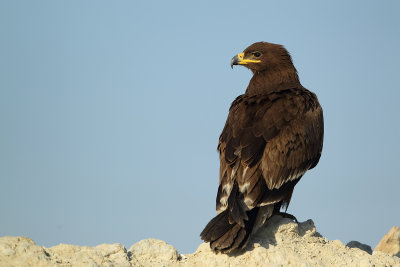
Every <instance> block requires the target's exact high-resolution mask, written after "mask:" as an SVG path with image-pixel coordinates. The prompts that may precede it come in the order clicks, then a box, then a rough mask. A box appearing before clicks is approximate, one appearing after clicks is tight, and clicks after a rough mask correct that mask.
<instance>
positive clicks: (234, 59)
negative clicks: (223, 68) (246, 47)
mask: <svg viewBox="0 0 400 267" xmlns="http://www.w3.org/2000/svg"><path fill="white" fill-rule="evenodd" d="M237 64H239V58H238V56H234V57H233V58H232V60H231V68H232V69H233V65H237Z"/></svg>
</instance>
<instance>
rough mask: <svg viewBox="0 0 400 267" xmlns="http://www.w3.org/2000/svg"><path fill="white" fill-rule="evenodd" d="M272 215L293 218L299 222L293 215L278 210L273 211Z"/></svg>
mask: <svg viewBox="0 0 400 267" xmlns="http://www.w3.org/2000/svg"><path fill="white" fill-rule="evenodd" d="M274 215H280V216H282V217H283V218H288V219H291V220H293V221H294V222H295V223H297V224H298V223H299V221H298V220H297V218H296V217H295V216H294V215H292V214H290V213H287V212H281V211H278V212H275V213H274Z"/></svg>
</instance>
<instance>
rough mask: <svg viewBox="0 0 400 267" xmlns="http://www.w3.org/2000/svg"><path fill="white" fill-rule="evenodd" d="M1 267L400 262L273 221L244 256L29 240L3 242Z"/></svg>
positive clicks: (152, 245) (163, 246) (160, 244)
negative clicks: (47, 245) (49, 244)
mask: <svg viewBox="0 0 400 267" xmlns="http://www.w3.org/2000/svg"><path fill="white" fill-rule="evenodd" d="M0 266H167V267H168V266H171V267H172V266H246V267H251V266H362V267H364V266H395V267H400V258H398V257H394V256H390V255H387V254H385V253H383V252H380V251H374V253H373V254H372V255H369V254H368V253H366V252H365V251H363V250H360V249H358V248H349V247H348V246H345V245H343V243H342V242H341V241H339V240H333V241H330V240H327V239H326V238H323V237H322V236H321V235H320V234H319V233H318V232H317V230H316V228H315V226H314V223H313V221H312V220H308V221H306V222H302V223H299V224H296V223H294V222H292V221H291V220H288V219H284V218H282V217H280V216H274V217H273V218H271V219H270V220H269V221H268V222H267V223H266V224H265V225H264V226H263V227H262V228H261V229H259V231H258V232H257V233H256V234H255V235H254V238H253V239H252V240H251V241H250V242H249V244H248V246H247V248H246V249H245V251H242V252H235V253H232V254H230V255H225V254H215V253H214V252H213V251H212V250H211V249H210V246H209V244H208V243H203V244H201V245H200V246H199V247H198V249H197V250H196V251H195V252H194V253H193V254H186V255H179V254H178V251H177V250H176V249H175V248H174V247H173V246H171V245H169V244H167V243H165V242H164V241H161V240H156V239H146V240H142V241H140V242H138V243H136V244H134V245H132V246H131V248H130V249H129V250H128V251H127V250H126V249H125V248H124V247H123V246H122V245H120V244H113V245H109V244H103V245H99V246H96V247H80V246H74V245H66V244H60V245H58V246H54V247H51V248H45V247H41V246H37V245H36V244H35V242H33V241H32V240H31V239H29V238H25V237H2V238H0Z"/></svg>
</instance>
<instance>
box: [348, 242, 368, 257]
mask: <svg viewBox="0 0 400 267" xmlns="http://www.w3.org/2000/svg"><path fill="white" fill-rule="evenodd" d="M346 246H348V247H349V248H359V249H361V250H364V251H365V252H367V253H368V254H372V248H371V247H370V246H368V245H366V244H363V243H360V242H358V241H350V242H349V243H347V244H346Z"/></svg>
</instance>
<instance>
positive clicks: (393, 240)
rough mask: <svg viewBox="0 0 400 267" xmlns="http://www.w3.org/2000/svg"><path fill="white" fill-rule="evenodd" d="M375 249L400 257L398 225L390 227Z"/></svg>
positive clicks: (399, 230) (399, 228)
mask: <svg viewBox="0 0 400 267" xmlns="http://www.w3.org/2000/svg"><path fill="white" fill-rule="evenodd" d="M375 251H382V252H384V253H387V254H389V255H394V256H397V257H400V227H396V226H394V227H392V229H390V231H389V233H387V234H386V235H385V236H384V237H383V238H382V240H381V241H380V242H379V244H378V245H377V246H376V248H375Z"/></svg>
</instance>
